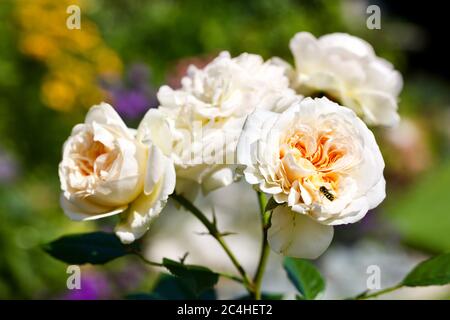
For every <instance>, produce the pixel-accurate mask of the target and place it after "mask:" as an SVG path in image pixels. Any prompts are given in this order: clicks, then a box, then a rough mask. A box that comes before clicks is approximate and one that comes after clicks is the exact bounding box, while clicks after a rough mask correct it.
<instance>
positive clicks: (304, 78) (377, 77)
mask: <svg viewBox="0 0 450 320" xmlns="http://www.w3.org/2000/svg"><path fill="white" fill-rule="evenodd" d="M290 48H291V51H292V54H293V56H294V60H295V70H293V69H291V68H290V67H289V66H288V65H287V64H286V63H280V64H282V65H285V66H287V68H288V73H289V74H290V76H291V82H292V86H293V87H294V88H295V89H296V90H297V92H299V93H301V94H304V95H308V96H311V95H321V94H324V95H325V96H327V97H329V98H330V99H332V100H334V101H336V102H339V103H340V104H342V105H344V106H347V107H349V108H351V109H353V110H354V111H355V112H356V113H357V114H358V115H359V116H361V117H362V118H363V120H364V121H365V122H366V123H367V124H370V125H388V126H390V125H395V124H397V123H398V121H399V116H398V114H397V108H398V107H397V97H398V95H399V93H400V91H401V89H402V86H403V80H402V77H401V75H400V73H399V72H398V71H396V70H394V68H393V66H392V65H391V64H390V63H389V62H388V61H386V60H384V59H382V58H379V57H377V56H376V55H375V52H374V50H373V48H372V46H371V45H370V44H369V43H367V42H366V41H364V40H362V39H360V38H357V37H354V36H351V35H348V34H344V33H333V34H328V35H324V36H322V37H320V38H318V39H316V38H315V37H314V36H313V35H312V34H310V33H308V32H300V33H297V34H296V35H295V36H294V37H293V38H292V39H291V42H290ZM278 61H281V60H278Z"/></svg>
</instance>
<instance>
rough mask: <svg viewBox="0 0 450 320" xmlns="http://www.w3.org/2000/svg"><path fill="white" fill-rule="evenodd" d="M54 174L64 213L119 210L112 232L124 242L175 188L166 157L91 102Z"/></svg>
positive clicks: (94, 215) (95, 215) (88, 216)
mask: <svg viewBox="0 0 450 320" xmlns="http://www.w3.org/2000/svg"><path fill="white" fill-rule="evenodd" d="M137 134H138V137H139V132H138V133H137ZM59 177H60V181H61V189H62V194H61V206H62V208H63V210H64V212H65V213H66V215H67V216H69V217H70V218H71V219H73V220H94V219H99V218H103V217H108V216H112V215H116V214H119V213H121V221H120V222H119V224H118V225H117V227H116V234H117V235H118V237H119V238H120V239H121V241H122V242H124V243H130V242H133V241H134V240H135V239H137V238H139V237H141V236H142V235H143V234H144V233H145V232H146V231H147V229H148V228H149V225H150V222H151V221H152V219H153V218H154V217H156V216H158V214H159V213H160V211H161V210H162V208H163V207H164V204H165V203H166V201H167V198H168V195H169V194H171V193H172V192H173V189H174V187H175V170H174V167H173V163H172V160H171V159H169V158H167V157H165V156H164V155H163V153H162V152H161V151H160V149H159V148H158V147H157V146H156V145H155V144H154V143H152V142H151V141H146V143H145V144H144V143H143V141H141V140H139V139H138V138H137V137H136V131H135V130H131V129H129V128H127V126H126V125H125V124H124V122H123V121H122V119H121V118H120V117H119V115H118V114H117V113H116V111H115V110H114V109H113V108H112V107H111V106H110V105H108V104H106V103H102V104H100V105H96V106H93V107H92V108H91V109H90V110H89V112H88V114H87V116H86V120H85V122H84V123H83V124H78V125H76V126H75V127H74V128H73V130H72V134H71V136H70V137H69V138H68V139H67V141H66V142H65V144H64V147H63V159H62V161H61V163H60V165H59Z"/></svg>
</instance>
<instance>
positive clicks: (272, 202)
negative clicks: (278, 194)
mask: <svg viewBox="0 0 450 320" xmlns="http://www.w3.org/2000/svg"><path fill="white" fill-rule="evenodd" d="M279 205H280V204H279V203H278V202H276V201H275V199H274V198H273V197H272V198H270V199H269V201H267V204H266V207H265V208H264V212H267V211H272V210H274V209H275V208H276V207H278V206H279Z"/></svg>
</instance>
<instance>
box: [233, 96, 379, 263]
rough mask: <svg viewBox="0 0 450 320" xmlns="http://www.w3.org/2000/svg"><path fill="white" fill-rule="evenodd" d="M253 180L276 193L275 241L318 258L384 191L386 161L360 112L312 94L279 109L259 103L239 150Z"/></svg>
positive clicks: (292, 252) (282, 248)
mask: <svg viewBox="0 0 450 320" xmlns="http://www.w3.org/2000/svg"><path fill="white" fill-rule="evenodd" d="M237 155H238V161H239V163H241V164H243V165H245V166H246V168H245V169H244V175H245V179H246V180H247V182H248V183H250V184H253V185H256V186H257V188H258V189H259V190H260V191H262V192H264V193H266V194H269V195H271V196H272V197H273V199H274V200H275V201H276V202H277V203H278V204H279V206H277V207H276V209H275V210H274V211H273V215H272V226H271V227H270V229H269V244H270V245H271V247H272V249H273V250H275V251H276V252H278V253H281V254H284V255H287V256H293V257H301V258H316V257H318V256H319V255H320V254H322V253H323V251H325V250H326V248H327V247H328V246H329V244H330V242H331V239H332V237H333V227H332V226H334V225H340V224H346V223H353V222H356V221H358V220H360V219H361V218H362V217H364V215H365V214H366V213H367V211H368V210H369V209H372V208H374V207H376V206H377V205H378V204H379V203H380V202H381V201H382V200H383V199H384V197H385V180H384V178H383V169H384V161H383V158H382V156H381V153H380V150H379V148H378V145H377V143H376V141H375V138H374V136H373V134H372V132H371V131H370V130H369V129H368V128H367V127H366V125H365V124H364V123H363V122H362V121H361V120H360V119H359V118H358V117H357V116H356V114H355V113H354V112H353V111H352V110H350V109H348V108H345V107H342V106H340V105H338V104H336V103H334V102H331V101H330V100H328V99H327V98H320V99H319V98H316V99H311V98H306V99H304V100H302V101H301V102H294V103H293V104H292V105H290V106H289V108H288V109H287V110H286V111H285V112H283V113H281V114H277V113H273V112H270V111H264V110H256V111H255V112H254V113H253V114H251V115H250V116H249V117H248V120H247V122H246V124H245V127H244V129H243V132H242V135H241V137H240V140H239V144H238V149H237Z"/></svg>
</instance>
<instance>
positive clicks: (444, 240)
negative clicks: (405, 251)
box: [386, 162, 450, 253]
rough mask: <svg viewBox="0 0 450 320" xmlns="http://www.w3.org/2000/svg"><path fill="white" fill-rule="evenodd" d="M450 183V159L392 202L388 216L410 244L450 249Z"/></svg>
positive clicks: (433, 249) (442, 250) (440, 249)
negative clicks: (449, 201)
mask: <svg viewBox="0 0 450 320" xmlns="http://www.w3.org/2000/svg"><path fill="white" fill-rule="evenodd" d="M449 186H450V162H447V163H444V164H442V165H440V166H439V167H436V169H435V170H434V171H433V172H431V173H430V174H428V175H427V176H426V177H424V178H422V179H421V181H419V182H418V183H417V184H416V185H415V186H413V187H412V189H411V190H407V191H404V192H402V195H401V197H393V198H392V200H391V201H390V202H389V204H388V205H387V207H386V212H387V214H388V215H387V217H388V218H389V219H391V221H392V222H393V224H394V226H395V227H396V228H397V229H398V230H399V232H400V233H401V235H402V236H403V238H404V239H405V241H406V242H407V243H409V244H411V245H414V246H416V247H419V248H423V249H427V250H429V251H431V252H438V253H439V252H447V251H450V232H449V230H450V215H449V212H450V211H449V205H448V190H449Z"/></svg>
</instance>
